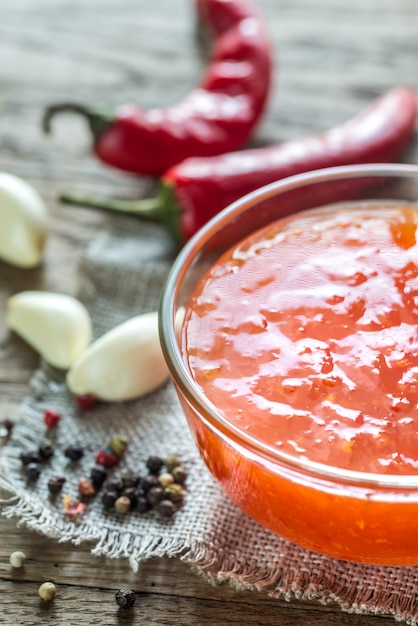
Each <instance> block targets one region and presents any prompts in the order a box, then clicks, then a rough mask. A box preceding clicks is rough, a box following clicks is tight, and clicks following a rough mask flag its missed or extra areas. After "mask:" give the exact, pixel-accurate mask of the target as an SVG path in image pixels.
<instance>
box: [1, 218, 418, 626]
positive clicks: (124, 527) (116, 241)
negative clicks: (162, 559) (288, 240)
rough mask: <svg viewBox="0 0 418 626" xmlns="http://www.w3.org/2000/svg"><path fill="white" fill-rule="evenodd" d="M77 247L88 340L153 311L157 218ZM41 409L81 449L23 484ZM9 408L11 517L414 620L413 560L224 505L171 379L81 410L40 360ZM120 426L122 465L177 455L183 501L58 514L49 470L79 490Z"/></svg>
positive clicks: (260, 585)
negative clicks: (348, 557)
mask: <svg viewBox="0 0 418 626" xmlns="http://www.w3.org/2000/svg"><path fill="white" fill-rule="evenodd" d="M80 256H81V259H80V267H79V282H80V291H79V298H80V299H81V300H82V301H83V302H84V303H85V305H86V306H87V308H88V310H89V311H90V313H91V315H92V319H93V322H94V334H95V336H96V337H97V336H100V335H101V334H103V333H104V332H105V331H107V330H108V329H110V328H112V327H114V326H115V325H116V324H118V323H120V322H122V321H123V320H125V319H127V318H129V317H131V316H133V315H136V314H138V313H140V312H145V311H151V310H155V309H156V308H157V306H158V302H159V298H160V292H161V287H162V284H163V282H164V280H165V278H166V275H167V273H168V270H169V267H170V263H171V261H172V258H173V251H172V248H171V246H170V242H169V239H168V237H166V236H165V235H164V234H163V233H162V231H161V229H160V228H159V227H158V226H153V225H150V224H147V225H145V224H140V223H139V222H136V221H135V219H130V218H122V219H121V220H115V221H114V222H113V223H112V229H111V230H110V229H109V230H108V231H106V232H103V233H99V234H98V235H97V237H96V239H95V240H94V241H93V242H92V243H91V244H90V246H89V247H88V249H87V250H85V251H81V252H80ZM46 408H53V409H56V410H58V411H61V412H62V414H63V418H62V421H61V423H60V425H59V427H58V428H57V429H56V439H57V441H56V444H57V449H60V450H62V449H63V448H64V447H65V445H67V444H68V443H74V442H80V443H82V444H83V446H84V448H85V451H86V452H85V455H84V457H83V459H82V460H81V461H80V462H79V463H78V464H74V465H75V467H74V468H72V469H71V470H69V469H68V459H66V458H65V457H64V455H63V454H59V453H56V454H55V455H54V457H53V459H52V461H51V462H50V464H49V466H48V470H47V471H44V472H43V473H42V474H41V476H40V478H39V480H38V482H37V483H36V484H35V485H34V486H33V487H28V485H27V482H26V479H25V477H24V476H23V475H22V472H21V462H20V460H19V453H20V451H21V450H22V449H28V448H33V447H37V445H38V444H39V442H40V441H41V440H42V438H43V436H44V433H45V427H44V425H43V420H42V415H43V411H44V410H45V409H46ZM16 417H17V423H16V426H15V428H14V430H13V434H12V437H11V440H10V441H9V442H8V443H7V445H5V446H4V447H3V449H2V454H1V460H0V488H1V490H2V512H3V514H4V515H5V516H7V517H16V518H20V523H23V524H24V525H26V526H27V527H29V528H31V529H33V530H36V531H38V532H41V533H43V534H45V535H47V536H49V537H55V538H56V539H57V540H59V541H70V542H72V543H74V544H75V545H77V544H79V543H81V542H83V541H90V542H92V546H93V547H92V553H93V554H95V555H106V556H108V557H111V558H126V559H129V562H130V564H131V566H132V568H133V569H137V568H138V566H140V564H141V561H143V560H145V559H147V558H150V557H155V556H170V557H177V558H181V559H183V560H184V561H186V562H187V563H189V564H190V566H191V567H192V568H193V569H194V570H196V571H197V572H199V573H200V574H201V575H203V576H204V577H206V578H207V580H208V581H210V582H213V583H215V582H216V583H221V582H228V583H229V584H231V585H233V586H234V587H236V588H241V589H243V588H245V589H253V590H261V589H264V590H267V591H268V592H269V593H270V594H271V595H272V596H273V597H281V598H285V599H292V598H300V599H316V600H318V601H320V602H322V603H328V602H337V603H338V604H339V605H340V606H341V608H342V609H343V610H344V611H347V612H355V613H363V614H367V613H372V614H389V615H392V616H393V617H394V618H395V619H397V620H399V621H404V622H405V623H407V624H418V597H417V596H418V569H416V568H413V567H405V568H397V567H370V566H364V565H359V564H351V563H346V562H342V561H338V560H332V559H329V558H326V557H323V556H320V555H317V554H314V553H312V552H309V551H307V550H304V549H302V548H299V547H296V546H294V545H292V544H290V543H289V542H287V541H285V540H282V539H280V538H279V537H276V536H274V535H272V534H271V533H270V532H268V531H267V530H265V529H263V528H262V527H260V526H259V525H258V524H257V523H256V522H254V521H253V520H251V519H250V518H248V517H247V516H246V515H245V514H244V513H242V512H241V511H240V510H239V509H238V508H237V507H236V506H235V505H234V504H232V503H231V502H230V501H229V500H228V499H227V498H226V497H225V496H224V495H223V494H222V493H221V491H220V489H219V488H218V486H217V485H216V484H215V482H214V480H213V479H212V478H211V476H210V474H209V472H208V471H207V470H206V468H205V466H204V465H203V463H202V461H201V460H200V457H199V456H198V453H197V451H196V449H195V446H194V443H193V441H192V439H191V437H190V435H189V433H188V429H187V426H186V422H185V418H184V416H183V414H182V411H181V409H180V406H179V402H178V400H177V396H176V394H175V391H174V388H173V386H172V384H171V382H169V383H167V384H166V385H165V386H164V387H163V388H161V389H160V390H159V391H158V392H156V393H154V394H152V395H150V396H148V397H146V398H143V399H140V400H137V401H134V402H126V403H119V404H100V405H97V406H96V408H95V409H94V410H93V411H91V412H88V413H83V412H81V411H80V410H78V409H77V408H76V407H75V404H74V402H73V400H72V399H71V397H70V395H69V394H68V392H67V390H66V387H65V384H64V378H63V376H62V374H61V373H57V372H55V371H51V370H50V369H49V368H48V367H46V366H45V365H44V364H42V365H41V366H40V368H39V370H38V371H37V372H36V373H35V374H34V376H33V379H32V381H31V385H30V389H29V390H28V396H27V397H26V398H25V399H24V401H23V403H22V405H21V408H20V413H19V415H18V416H16ZM121 432H122V433H123V434H125V435H127V436H128V437H129V439H130V444H129V449H128V452H127V454H126V457H125V459H124V464H125V465H127V466H129V467H134V468H136V469H139V470H145V468H143V467H141V461H140V460H141V459H142V460H143V461H145V459H146V458H147V456H149V455H151V454H159V455H163V456H164V455H167V454H171V453H177V454H178V455H179V457H180V458H181V459H182V462H183V464H184V465H185V467H186V468H187V470H188V472H189V477H188V481H187V487H188V491H187V497H186V500H185V505H184V507H183V508H182V509H181V510H180V511H179V512H178V513H177V514H176V515H175V517H174V519H170V520H163V519H161V518H159V517H158V516H157V515H156V514H155V513H147V514H146V515H143V516H140V515H139V514H135V513H134V512H132V513H130V514H128V515H126V516H118V515H117V514H112V513H106V512H105V511H104V509H103V506H102V505H101V502H100V498H98V499H97V500H94V501H93V502H92V503H91V504H89V506H88V507H87V509H86V510H85V512H84V514H83V516H82V517H81V518H80V520H79V521H73V520H71V519H67V518H66V516H65V515H64V514H63V509H62V498H58V500H57V501H56V502H55V503H54V502H53V501H51V500H50V499H49V498H48V491H47V487H46V482H47V479H48V477H49V476H51V473H52V472H54V473H57V474H59V473H63V474H65V475H66V476H67V484H66V486H65V493H67V492H70V493H73V494H77V485H78V480H79V478H80V477H82V476H85V475H88V474H89V472H90V469H91V467H92V465H93V459H94V456H95V453H96V451H97V450H98V449H99V448H100V447H102V446H105V445H106V443H107V442H108V440H109V438H110V436H111V435H114V434H118V433H121Z"/></svg>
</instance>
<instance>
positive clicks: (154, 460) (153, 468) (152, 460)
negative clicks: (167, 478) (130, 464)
mask: <svg viewBox="0 0 418 626" xmlns="http://www.w3.org/2000/svg"><path fill="white" fill-rule="evenodd" d="M163 465H164V461H163V460H162V459H161V458H160V457H159V456H149V457H148V459H147V462H146V466H147V467H148V469H149V471H150V472H151V474H158V472H159V471H160V469H161V468H162V466H163Z"/></svg>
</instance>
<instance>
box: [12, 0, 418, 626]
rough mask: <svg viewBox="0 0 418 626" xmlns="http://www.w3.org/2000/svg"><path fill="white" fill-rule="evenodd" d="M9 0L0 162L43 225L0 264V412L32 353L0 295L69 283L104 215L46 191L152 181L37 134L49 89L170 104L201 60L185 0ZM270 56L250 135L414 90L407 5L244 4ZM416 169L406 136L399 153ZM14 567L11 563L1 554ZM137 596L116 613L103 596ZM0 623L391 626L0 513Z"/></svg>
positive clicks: (137, 190) (24, 375)
mask: <svg viewBox="0 0 418 626" xmlns="http://www.w3.org/2000/svg"><path fill="white" fill-rule="evenodd" d="M99 4H100V6H99V5H98V3H94V2H93V3H92V2H89V1H88V0H72V1H71V2H69V1H68V0H14V1H13V2H2V3H0V170H6V171H10V172H13V173H15V174H17V175H20V176H22V177H24V178H26V179H27V180H29V181H30V182H32V183H33V184H34V185H35V186H36V187H37V189H38V190H39V191H40V192H41V193H42V195H43V196H44V197H45V200H46V201H47V203H48V206H49V209H50V213H51V221H50V236H49V241H48V245H47V248H46V253H45V261H44V264H43V265H42V267H40V268H39V269H37V270H31V271H22V270H17V269H16V268H12V267H10V266H7V265H6V264H4V263H1V262H0V419H3V418H4V417H9V416H12V417H13V416H14V415H15V412H16V408H17V406H18V404H19V402H20V399H21V397H22V395H23V394H24V393H25V392H26V391H27V383H28V380H29V378H30V376H31V374H32V372H33V371H34V369H35V368H36V366H37V363H38V358H37V355H36V354H35V353H34V352H33V351H32V350H31V349H30V348H28V347H27V346H26V345H25V344H24V343H23V342H22V341H21V340H19V339H18V338H17V337H15V336H13V335H10V334H9V333H8V331H7V329H6V328H5V323H4V314H3V313H2V311H4V307H5V302H6V299H7V297H8V296H9V295H11V294H13V293H15V292H18V291H21V290H24V289H32V288H36V289H47V290H57V291H65V292H67V293H76V292H77V266H78V259H79V256H80V254H81V252H82V251H83V250H84V248H85V246H87V245H88V243H89V241H90V240H91V239H92V238H93V237H94V236H95V234H96V233H97V231H98V230H99V229H100V228H105V227H106V224H108V223H109V221H110V220H112V219H118V218H112V217H111V216H108V215H102V214H100V213H94V212H90V211H86V210H83V209H78V210H77V213H76V214H74V211H71V210H70V209H69V208H68V207H65V208H64V207H62V206H60V205H59V203H58V202H57V197H58V195H59V193H61V192H62V191H68V190H78V191H82V192H90V193H95V194H104V195H105V194H109V195H111V194H114V195H125V196H126V197H137V196H145V195H149V194H151V193H152V192H153V191H154V190H155V181H153V180H152V179H149V178H146V177H144V178H139V177H133V176H129V175H127V174H123V173H121V172H117V171H115V170H113V169H111V168H107V167H105V166H103V165H102V164H100V163H99V162H98V161H97V160H96V159H95V158H94V157H92V155H91V153H90V140H89V136H88V132H87V130H86V127H85V125H84V123H83V122H82V120H80V119H77V118H75V117H73V116H70V115H65V116H62V117H60V118H59V119H57V120H56V123H55V124H54V131H53V134H52V135H51V136H50V137H45V136H44V135H43V133H42V130H41V117H42V113H43V110H44V108H45V107H46V106H47V105H48V104H49V103H51V102H56V101H58V100H63V99H72V100H77V101H82V102H85V103H87V104H94V103H96V102H97V101H99V102H100V103H101V104H103V105H106V106H108V107H110V108H113V107H115V106H117V105H118V104H120V103H122V102H125V101H135V102H138V103H139V104H141V105H142V106H144V107H151V106H160V105H165V104H169V103H170V102H174V101H176V100H177V99H178V98H180V97H182V96H183V95H184V94H186V93H187V92H188V90H189V89H190V88H191V87H192V86H193V85H194V84H195V83H196V82H197V81H198V79H199V76H200V75H201V72H202V70H203V68H204V64H205V57H204V54H203V52H202V49H201V48H200V47H199V45H198V41H199V39H198V38H197V37H196V32H195V28H194V26H195V24H194V19H193V17H192V13H191V10H190V6H191V2H189V1H188V0H181V1H177V2H174V1H173V0H154V2H149V0H119V1H118V2H115V1H114V0H102V1H101V2H100V3H99ZM257 4H258V5H259V7H260V9H261V10H262V11H263V13H264V14H265V15H266V18H267V20H268V22H269V27H270V31H271V37H272V41H273V44H274V48H275V53H276V57H277V67H276V73H275V89H274V92H273V94H272V97H271V100H270V106H269V109H268V111H267V112H266V115H265V118H264V119H263V121H262V123H261V124H260V126H259V128H258V131H257V135H256V137H254V139H253V142H252V143H253V145H262V144H264V143H267V142H271V141H281V140H284V139H288V138H290V137H296V136H299V135H302V134H307V133H308V134H312V133H316V132H321V131H323V130H325V129H327V128H329V127H330V126H332V125H334V124H337V123H340V122H342V121H344V120H345V119H347V118H348V117H350V116H352V115H354V114H356V113H357V112H358V111H359V110H360V109H362V108H363V107H364V106H366V105H367V104H368V103H369V102H370V100H371V99H372V98H374V97H376V96H378V95H379V94H380V93H382V92H383V91H384V90H385V89H387V88H390V87H392V86H394V85H396V84H399V83H408V84H411V85H412V86H415V87H416V88H418V76H417V72H416V66H417V58H418V38H417V37H416V25H417V24H418V3H417V2H416V0H352V1H351V2H349V3H347V2H343V1H342V0H317V1H316V2H315V3H312V2H311V1H310V0H282V1H281V2H277V0H258V2H257ZM405 158H406V159H407V160H409V161H411V162H415V163H418V142H417V141H415V143H414V144H413V145H412V146H411V148H410V150H409V152H408V153H407V156H406V157H405ZM14 549H23V550H24V551H25V552H26V553H27V555H28V561H27V564H26V566H25V568H24V569H23V570H21V571H20V570H19V571H16V570H12V569H11V568H10V566H9V564H8V557H9V554H10V552H11V551H12V550H14ZM47 578H52V579H53V580H55V581H56V582H57V584H58V587H59V590H58V596H57V598H56V600H55V601H54V602H53V603H52V604H51V605H44V604H42V602H41V601H40V600H39V599H38V597H37V587H38V584H39V583H40V582H42V581H43V580H44V579H47ZM122 586H132V587H133V588H134V589H136V590H137V591H138V592H139V597H138V603H137V607H136V608H135V610H134V612H132V613H129V612H126V613H121V612H119V611H118V610H117V608H116V605H115V604H114V600H113V594H114V591H115V590H116V589H117V588H119V587H122ZM0 592H1V594H2V595H1V597H2V608H3V610H2V612H1V614H0V622H1V623H4V624H6V625H7V626H16V624H22V625H23V626H29V625H32V624H33V625H35V624H36V625H38V624H42V623H47V622H48V623H54V624H57V625H62V626H67V625H69V624H71V625H73V624H75V623H82V624H106V625H108V624H109V625H113V624H115V625H116V624H118V625H120V624H134V623H147V624H150V625H154V624H155V625H156V624H170V626H171V625H172V624H184V625H189V624H190V625H194V626H197V625H203V624H205V625H206V624H213V625H219V624H229V623H230V624H260V625H261V624H263V626H264V625H266V626H268V625H273V624H274V625H277V624H280V625H283V626H287V625H294V624H299V623H304V624H318V625H321V626H325V625H328V626H329V625H332V624H352V625H357V624H358V625H360V624H367V625H369V626H373V625H376V626H379V625H380V626H384V625H386V624H387V625H389V624H393V623H394V622H393V619H392V618H378V617H374V616H368V617H359V616H355V615H346V614H341V612H340V611H339V609H334V608H330V607H322V606H320V605H317V604H315V603H306V604H300V603H297V602H292V603H291V604H287V603H284V602H282V601H273V600H271V599H269V598H267V597H266V596H265V595H263V594H238V593H236V592H234V591H233V590H232V589H230V588H229V587H228V586H224V587H212V586H210V585H208V584H207V583H206V582H205V581H204V580H202V579H201V578H199V577H197V576H195V575H194V574H193V573H192V572H191V571H190V569H189V568H188V567H187V566H186V565H185V564H184V563H181V562H179V561H178V560H171V561H170V560H166V559H163V560H158V561H149V562H147V563H144V564H143V565H142V567H141V569H140V571H139V573H138V574H134V573H133V572H132V571H131V570H130V568H129V566H128V565H127V564H126V563H125V562H122V561H112V562H110V563H109V562H107V561H105V560H104V559H97V558H92V557H91V555H90V554H89V548H88V546H80V547H74V546H71V545H69V544H57V542H55V541H53V540H45V539H44V538H43V537H41V536H39V535H36V534H33V533H31V532H30V531H27V530H25V529H22V528H16V524H15V522H14V521H13V520H5V519H1V518H0Z"/></svg>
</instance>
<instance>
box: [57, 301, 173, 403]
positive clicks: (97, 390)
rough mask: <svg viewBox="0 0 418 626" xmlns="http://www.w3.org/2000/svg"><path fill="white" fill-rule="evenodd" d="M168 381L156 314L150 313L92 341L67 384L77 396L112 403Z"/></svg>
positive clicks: (70, 373) (76, 364) (76, 363)
mask: <svg viewBox="0 0 418 626" xmlns="http://www.w3.org/2000/svg"><path fill="white" fill-rule="evenodd" d="M167 378H168V368H167V365H166V363H165V360H164V356H163V353H162V350H161V346H160V339H159V335H158V313H157V312H153V313H145V314H143V315H139V316H137V317H133V318H131V319H129V320H127V321H126V322H123V323H122V324H120V325H119V326H116V328H113V329H112V330H110V331H109V332H108V333H106V334H105V335H103V336H102V337H100V338H99V339H98V340H97V341H95V342H94V343H93V344H92V345H91V346H90V347H89V348H88V349H87V350H86V351H85V352H84V353H83V354H82V355H81V356H80V358H79V359H78V360H77V361H76V362H75V363H74V364H73V366H72V367H71V369H70V371H69V372H68V374H67V385H68V387H69V389H70V391H72V392H73V393H74V394H76V395H80V394H90V395H92V396H95V397H96V398H98V399H99V400H105V401H108V402H112V401H122V400H132V399H134V398H139V397H141V396H144V395H146V394H148V393H151V392H152V391H155V390H156V389H157V388H158V387H160V386H161V385H162V384H163V383H164V382H165V381H166V380H167Z"/></svg>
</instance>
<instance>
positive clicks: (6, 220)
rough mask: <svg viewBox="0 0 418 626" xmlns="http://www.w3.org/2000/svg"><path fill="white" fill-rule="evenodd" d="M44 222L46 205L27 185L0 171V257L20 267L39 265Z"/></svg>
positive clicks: (44, 237) (45, 227) (44, 233)
mask: <svg viewBox="0 0 418 626" xmlns="http://www.w3.org/2000/svg"><path fill="white" fill-rule="evenodd" d="M47 219H48V214H47V209H46V206H45V204H44V202H43V200H42V198H41V196H40V195H39V194H38V192H37V191H36V190H35V189H34V188H33V187H32V186H31V185H29V183H27V182H26V181H24V180H22V179H21V178H18V177H17V176H13V175H12V174H5V173H3V172H0V258H1V259H3V260H4V261H7V262H8V263H11V264H12V265H16V266H17V267H22V268H29V267H35V266H36V265H39V263H40V262H41V259H42V254H43V250H44V246H45V240H46V234H47Z"/></svg>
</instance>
